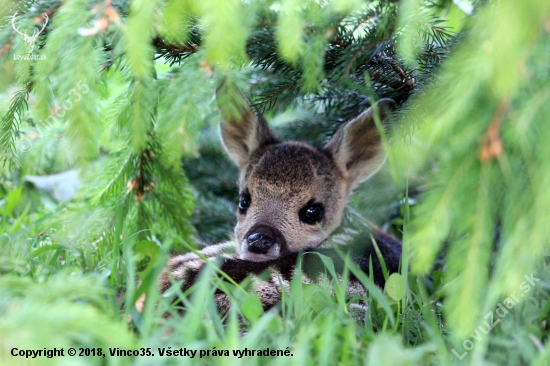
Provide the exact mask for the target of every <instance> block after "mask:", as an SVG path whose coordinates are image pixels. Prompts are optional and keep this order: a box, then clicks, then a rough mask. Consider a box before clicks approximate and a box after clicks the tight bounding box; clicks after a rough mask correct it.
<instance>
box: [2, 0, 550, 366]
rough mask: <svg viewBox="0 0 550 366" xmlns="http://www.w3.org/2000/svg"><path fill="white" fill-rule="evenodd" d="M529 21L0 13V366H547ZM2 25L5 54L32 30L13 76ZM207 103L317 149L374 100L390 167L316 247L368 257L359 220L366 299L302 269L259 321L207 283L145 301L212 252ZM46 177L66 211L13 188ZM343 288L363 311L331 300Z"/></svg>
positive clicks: (545, 178)
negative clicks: (177, 353)
mask: <svg viewBox="0 0 550 366" xmlns="http://www.w3.org/2000/svg"><path fill="white" fill-rule="evenodd" d="M464 3H468V4H472V5H473V16H470V14H466V13H464V12H462V11H461V10H460V9H459V8H458V6H459V5H464ZM547 3H548V2H547V1H544V0H529V1H526V2H522V4H521V6H520V5H518V4H517V3H516V2H514V1H512V0H501V1H471V2H465V1H450V0H444V1H443V0H442V1H428V0H403V1H386V0H383V1H368V2H363V1H355V0H334V1H292V0H283V1H279V2H277V1H269V0H266V1H263V0H256V1H245V2H243V1H236V0H235V1H233V0H231V1H227V0H224V1H222V0H209V1H202V2H193V1H187V0H167V1H126V0H113V1H110V0H107V1H104V2H97V1H88V0H67V1H59V0H47V1H32V0H30V1H24V2H11V1H0V16H1V17H2V19H1V20H0V59H1V60H2V63H1V66H0V70H1V71H0V111H1V112H2V116H3V117H2V124H1V126H0V148H1V149H2V150H1V154H2V162H3V163H4V166H3V167H2V168H0V314H1V315H0V345H1V347H0V364H16V363H17V362H20V363H21V364H26V360H25V359H15V358H13V357H12V356H11V355H10V353H9V352H10V349H11V348H12V347H17V348H20V349H24V348H26V349H42V348H44V347H46V348H53V347H58V348H59V347H64V348H68V347H75V348H78V347H94V348H96V347H101V348H102V349H103V351H104V352H106V351H107V350H108V348H109V347H112V348H113V347H120V348H125V349H139V348H140V347H145V348H147V347H150V348H151V349H152V350H153V351H154V352H155V353H156V354H158V347H168V346H170V347H172V349H179V348H180V347H182V348H184V347H185V348H188V349H193V350H210V351H212V350H213V349H214V348H216V349H217V350H229V352H230V353H231V355H232V351H233V350H244V349H245V348H248V349H249V350H250V349H253V350H259V349H265V348H268V347H269V348H270V349H279V350H285V349H287V347H288V350H289V351H290V353H291V354H292V356H288V357H271V356H270V357H265V358H264V357H242V358H239V357H237V356H230V357H218V356H212V355H211V356H206V357H203V358H200V357H199V356H198V355H197V356H196V358H195V359H193V360H191V361H190V360H188V359H185V358H183V359H182V358H171V357H155V358H154V359H153V358H150V357H145V356H137V357H128V358H124V357H106V358H105V359H102V358H101V359H100V358H94V357H84V358H79V359H78V360H77V359H66V358H64V359H47V358H40V359H35V360H34V361H33V362H35V364H38V365H41V364H61V363H62V362H67V363H70V362H76V363H78V364H83V365H87V364H101V365H104V364H137V365H141V364H144V365H148V364H151V363H152V362H153V363H154V364H159V365H163V364H166V365H172V364H179V363H189V361H190V362H193V363H205V364H206V363H212V362H214V361H215V362H217V363H222V364H234V363H238V364H265V363H272V364H283V363H284V364H300V365H303V364H320V365H333V364H369V365H387V364H396V363H399V364H411V365H416V364H434V365H451V364H464V363H469V364H471V365H484V364H537V365H546V364H548V362H549V356H548V355H550V345H549V342H548V339H549V337H550V329H549V326H548V324H549V318H550V305H549V304H550V291H549V289H550V282H549V280H548V279H549V278H550V265H549V264H548V263H545V262H544V260H543V258H544V257H545V256H548V255H550V252H549V246H548V243H550V231H549V230H550V229H549V226H548V224H547V223H548V222H549V221H550V217H549V214H548V212H550V211H549V210H548V207H550V194H549V192H548V187H550V163H549V162H550V147H549V146H550V145H549V144H548V143H547V142H548V141H549V140H550V128H548V126H547V123H546V119H547V118H546V116H548V115H549V114H550V110H549V108H550V92H549V91H550V88H549V84H548V80H549V76H550V75H549V71H548V70H549V69H548V59H549V57H548V55H549V54H550V37H549V35H548V34H549V32H550V29H549V26H548V22H549V21H548V19H550V18H549V17H550V7H549V5H548V4H547ZM449 9H450V10H449ZM447 11H450V12H451V13H448V12H447ZM15 12H17V13H18V15H17V17H16V19H15V20H14V22H15V24H16V26H17V28H18V30H19V31H21V32H26V33H27V34H28V35H31V34H32V33H33V32H34V31H38V30H39V29H40V27H41V24H42V23H43V22H44V21H45V19H46V16H45V15H44V14H46V15H47V16H48V19H49V23H48V24H47V27H46V28H45V30H44V31H43V32H41V33H40V34H37V38H36V44H35V47H34V51H33V53H32V54H28V52H27V49H26V47H25V46H26V44H25V42H24V39H23V37H22V36H21V35H20V34H18V33H17V32H16V31H15V29H14V28H13V27H12V24H11V21H12V16H13V14H14V13H15ZM457 14H458V15H457ZM461 19H462V20H463V23H460V20H461ZM451 26H454V27H455V28H454V29H451V28H450V27H451ZM458 30H459V31H460V33H459V34H458V35H457V36H455V33H454V32H455V31H458ZM22 56H28V57H22ZM31 56H32V57H31ZM447 57H448V59H447ZM221 81H223V88H224V90H223V93H219V94H218V96H219V98H218V101H217V102H218V103H225V104H228V105H232V106H234V107H235V106H237V107H238V104H239V103H246V102H247V101H246V100H245V98H243V94H241V93H244V95H245V96H246V97H249V98H250V100H251V103H252V104H253V105H254V106H255V107H256V108H257V109H258V110H260V111H262V112H264V113H265V114H266V116H267V118H268V120H270V121H272V122H273V123H272V124H273V126H274V130H275V131H276V132H277V134H278V135H279V136H281V137H282V138H285V139H297V140H304V141H309V142H312V143H314V144H316V145H322V144H323V143H324V142H325V141H326V140H327V139H328V138H329V136H331V135H332V134H333V133H334V131H336V129H337V128H338V127H339V126H340V124H341V123H342V122H343V121H345V120H347V119H349V118H352V117H354V116H356V115H357V114H359V113H360V112H361V111H363V110H364V109H366V107H368V106H369V105H370V104H371V102H372V101H373V100H375V99H378V98H383V97H390V98H393V99H394V100H396V102H397V103H398V105H399V107H400V109H399V112H398V113H397V114H396V117H395V120H394V121H393V125H394V127H395V128H393V130H392V131H390V133H391V134H390V135H388V137H391V139H390V142H391V144H390V145H389V159H388V160H389V167H387V168H385V169H384V170H382V172H381V173H379V174H378V175H377V177H375V178H374V179H373V180H371V181H369V182H368V183H366V184H365V185H363V186H362V187H361V188H360V189H359V190H358V192H357V195H356V196H354V197H353V198H352V200H351V202H350V208H349V209H348V210H346V212H345V220H344V221H345V225H343V227H342V228H341V229H340V231H339V234H344V235H353V236H354V237H355V239H356V240H366V241H370V240H371V239H370V235H369V233H368V228H369V227H370V226H371V224H370V223H369V221H367V218H368V219H371V220H373V221H374V222H375V223H377V224H379V225H381V226H384V227H386V228H389V230H391V231H392V232H393V233H394V234H396V235H398V236H400V237H402V238H403V242H404V247H403V253H404V257H403V261H402V271H401V273H400V274H393V275H392V276H390V277H389V278H388V281H387V284H386V288H385V289H380V288H378V287H376V285H375V284H374V283H373V281H372V279H371V275H372V274H366V273H363V272H361V271H360V270H359V269H358V268H356V266H354V265H353V263H352V262H351V260H350V259H349V258H346V259H345V260H346V270H345V272H344V274H343V275H342V276H341V277H338V276H337V275H336V273H335V272H334V265H333V263H332V261H331V259H330V258H328V257H324V256H321V260H322V262H323V263H324V264H325V266H326V281H324V282H323V283H321V284H316V285H305V284H302V283H301V281H299V280H297V281H293V282H292V284H291V286H290V288H289V289H288V292H284V294H283V301H282V303H281V304H280V305H279V306H277V307H275V308H274V309H271V310H269V311H264V309H262V308H261V305H260V303H259V301H258V299H257V298H256V297H255V296H254V295H253V294H250V293H249V292H247V291H246V290H247V289H248V288H249V286H250V283H249V282H247V281H245V282H244V283H242V284H235V283H230V282H229V281H223V280H222V278H223V276H221V275H220V274H219V273H218V272H217V271H216V269H215V266H214V265H208V266H207V270H206V271H205V272H204V273H203V274H202V275H201V278H200V280H199V281H198V282H197V284H195V285H194V286H192V288H191V289H190V290H189V291H187V293H185V294H182V293H181V290H180V289H179V286H177V284H176V286H173V288H172V289H170V290H168V291H167V292H165V293H164V294H162V295H160V294H159V292H158V290H157V287H156V277H157V276H158V274H159V273H160V271H161V270H162V268H163V266H164V265H165V263H166V261H167V258H168V256H169V254H170V253H172V252H184V251H189V250H194V249H196V248H197V247H198V245H197V244H200V245H202V244H213V243H219V242H222V241H225V240H227V239H229V238H230V237H231V233H232V231H233V227H234V224H235V215H234V211H235V197H236V195H237V193H238V192H237V188H236V181H237V170H236V168H235V167H234V166H233V164H232V163H231V162H230V161H229V159H228V158H227V157H226V156H225V154H224V153H223V149H222V147H221V145H220V144H219V141H218V140H219V139H218V136H217V126H216V121H217V119H218V117H219V111H218V109H217V107H216V100H215V97H214V94H215V92H214V90H215V89H216V88H217V87H219V86H220V84H221ZM225 110H226V109H225ZM234 110H235V112H237V111H238V108H234ZM69 169H76V170H78V172H79V181H80V185H79V189H78V191H77V194H76V195H75V196H73V197H72V198H71V199H70V200H68V201H62V202H58V201H56V198H55V197H57V196H55V195H54V196H50V195H49V194H48V193H46V192H45V191H42V190H40V189H39V187H35V186H32V184H30V183H29V182H31V181H33V180H32V179H29V176H32V177H36V176H41V178H48V179H54V178H52V177H45V176H47V175H51V174H56V173H61V172H65V171H67V170H69ZM57 187H58V186H51V187H49V188H50V189H49V191H50V192H51V191H53V190H55V189H57ZM310 255H314V254H310ZM315 255H316V254H315ZM340 255H342V256H343V257H344V254H343V253H340ZM409 265H410V267H411V269H412V272H411V273H409V272H408V269H409ZM351 275H354V276H355V277H357V278H358V279H359V280H360V281H361V282H362V283H363V285H364V286H365V288H366V289H367V290H368V291H367V296H366V297H364V298H348V297H347V296H346V295H345V294H346V291H345V289H346V282H347V281H348V280H349V278H350V276H351ZM526 276H527V277H526ZM296 277H297V278H298V279H299V278H300V275H299V273H298V275H297V276H296ZM535 278H536V280H535ZM529 279H530V280H529ZM527 285H528V287H526V286H527ZM330 288H332V289H333V291H332V296H331V290H330ZM216 291H223V292H225V293H226V294H228V296H229V298H230V299H231V301H232V303H233V305H234V306H233V307H232V308H231V310H230V312H229V313H228V314H218V313H217V312H216V308H215V303H214V301H213V297H214V293H215V292H216ZM142 294H146V295H147V300H146V302H145V308H144V309H143V311H142V312H141V313H139V312H137V311H136V309H135V308H134V304H135V302H136V300H137V299H138V298H139V297H140V296H141V295H142ZM514 296H516V297H517V298H518V300H517V301H515V300H513V306H512V307H506V311H507V313H506V314H505V316H503V317H500V316H499V318H498V320H500V321H499V324H498V325H496V326H495V327H494V328H493V329H491V330H490V332H489V331H488V332H487V334H486V333H485V332H484V331H483V330H484V329H486V328H487V325H486V323H485V322H486V321H488V319H487V314H488V313H489V312H493V314H498V312H495V309H500V308H499V305H500V306H505V305H503V304H510V302H506V301H505V299H513V297H514ZM176 299H177V300H179V301H180V302H181V303H182V304H183V305H185V309H186V310H185V313H180V312H179V311H178V309H179V308H178V307H177V306H176V305H175V304H174V300H176ZM351 305H353V306H351ZM357 305H359V306H357ZM361 309H362V310H361ZM358 310H359V311H358ZM166 315H170V316H168V317H166ZM494 316H496V315H494ZM466 341H468V342H471V343H472V344H473V345H474V346H473V347H474V348H473V349H469V348H467V347H468V343H467V342H466ZM461 357H462V358H461Z"/></svg>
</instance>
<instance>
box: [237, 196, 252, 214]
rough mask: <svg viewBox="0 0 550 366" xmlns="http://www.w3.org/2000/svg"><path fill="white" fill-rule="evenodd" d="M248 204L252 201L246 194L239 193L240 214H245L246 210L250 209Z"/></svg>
mask: <svg viewBox="0 0 550 366" xmlns="http://www.w3.org/2000/svg"><path fill="white" fill-rule="evenodd" d="M250 203H252V199H251V198H250V195H249V194H248V193H241V194H240V195H239V211H240V212H241V213H242V214H245V213H246V210H247V209H248V208H249V207H250Z"/></svg>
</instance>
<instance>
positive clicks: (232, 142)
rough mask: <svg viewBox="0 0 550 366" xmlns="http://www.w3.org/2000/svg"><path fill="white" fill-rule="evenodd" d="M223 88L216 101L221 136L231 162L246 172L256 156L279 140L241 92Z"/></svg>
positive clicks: (221, 87) (224, 85) (217, 94)
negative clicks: (219, 115)
mask: <svg viewBox="0 0 550 366" xmlns="http://www.w3.org/2000/svg"><path fill="white" fill-rule="evenodd" d="M229 88H230V86H228V83H223V84H222V85H220V87H219V88H218V90H217V91H216V99H217V102H218V106H219V108H220V112H221V120H220V135H221V138H222V143H223V146H224V147H225V150H226V151H227V153H228V154H229V156H230V157H231V159H232V160H233V161H234V162H235V163H236V164H237V165H238V167H239V169H242V168H244V167H245V166H246V164H248V160H249V158H250V156H251V155H252V153H254V152H255V151H258V150H261V149H263V148H265V147H267V146H269V145H271V144H276V143H278V142H280V141H279V139H277V137H276V136H275V134H273V132H272V131H271V129H270V128H269V125H268V123H267V121H266V120H265V118H264V117H263V116H262V115H261V114H260V113H255V112H254V111H252V109H251V108H250V104H249V102H248V100H246V98H245V97H244V96H243V95H242V94H241V93H240V92H238V91H236V90H229Z"/></svg>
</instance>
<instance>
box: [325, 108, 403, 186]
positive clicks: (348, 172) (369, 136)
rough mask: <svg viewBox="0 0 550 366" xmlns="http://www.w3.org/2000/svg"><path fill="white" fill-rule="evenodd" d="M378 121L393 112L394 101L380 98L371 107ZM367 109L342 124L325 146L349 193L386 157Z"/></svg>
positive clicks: (377, 168)
mask: <svg viewBox="0 0 550 366" xmlns="http://www.w3.org/2000/svg"><path fill="white" fill-rule="evenodd" d="M375 106H376V107H375V108H376V109H377V111H376V112H377V113H378V114H379V117H380V119H381V121H384V120H385V119H386V117H387V116H388V115H389V113H390V112H391V111H393V110H395V102H394V101H393V100H391V99H382V100H379V101H378V102H377V103H376V104H375ZM374 119H375V109H374V108H373V107H370V108H369V109H367V110H366V111H365V112H363V113H361V114H360V115H359V116H357V118H355V119H353V120H351V121H349V122H347V123H344V124H343V125H342V126H341V127H340V128H339V129H338V131H337V132H336V133H335V134H334V136H333V137H332V139H331V140H330V141H329V142H328V143H327V144H326V145H325V147H324V148H325V150H326V151H327V152H329V153H330V154H331V155H332V157H333V158H334V162H335V163H336V165H337V166H338V168H339V169H340V171H341V172H342V174H343V175H344V179H345V180H346V181H347V183H348V187H349V191H351V190H353V188H354V187H356V186H357V185H358V184H359V183H361V182H363V181H365V180H367V179H368V178H370V177H371V176H372V175H374V174H375V173H376V172H377V171H378V170H379V169H380V168H381V167H382V164H384V161H385V160H386V154H385V153H384V150H383V149H382V140H381V137H380V133H379V131H378V129H377V127H376V123H375V120H374Z"/></svg>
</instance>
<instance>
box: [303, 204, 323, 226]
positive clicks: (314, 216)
mask: <svg viewBox="0 0 550 366" xmlns="http://www.w3.org/2000/svg"><path fill="white" fill-rule="evenodd" d="M324 213H325V208H324V207H323V205H322V204H321V203H314V202H313V200H311V201H309V202H308V203H307V205H305V206H304V208H302V209H301V210H300V212H299V213H298V216H299V217H300V220H302V222H305V223H306V224H309V225H315V224H316V223H318V222H319V221H321V220H322V219H323V215H324Z"/></svg>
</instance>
